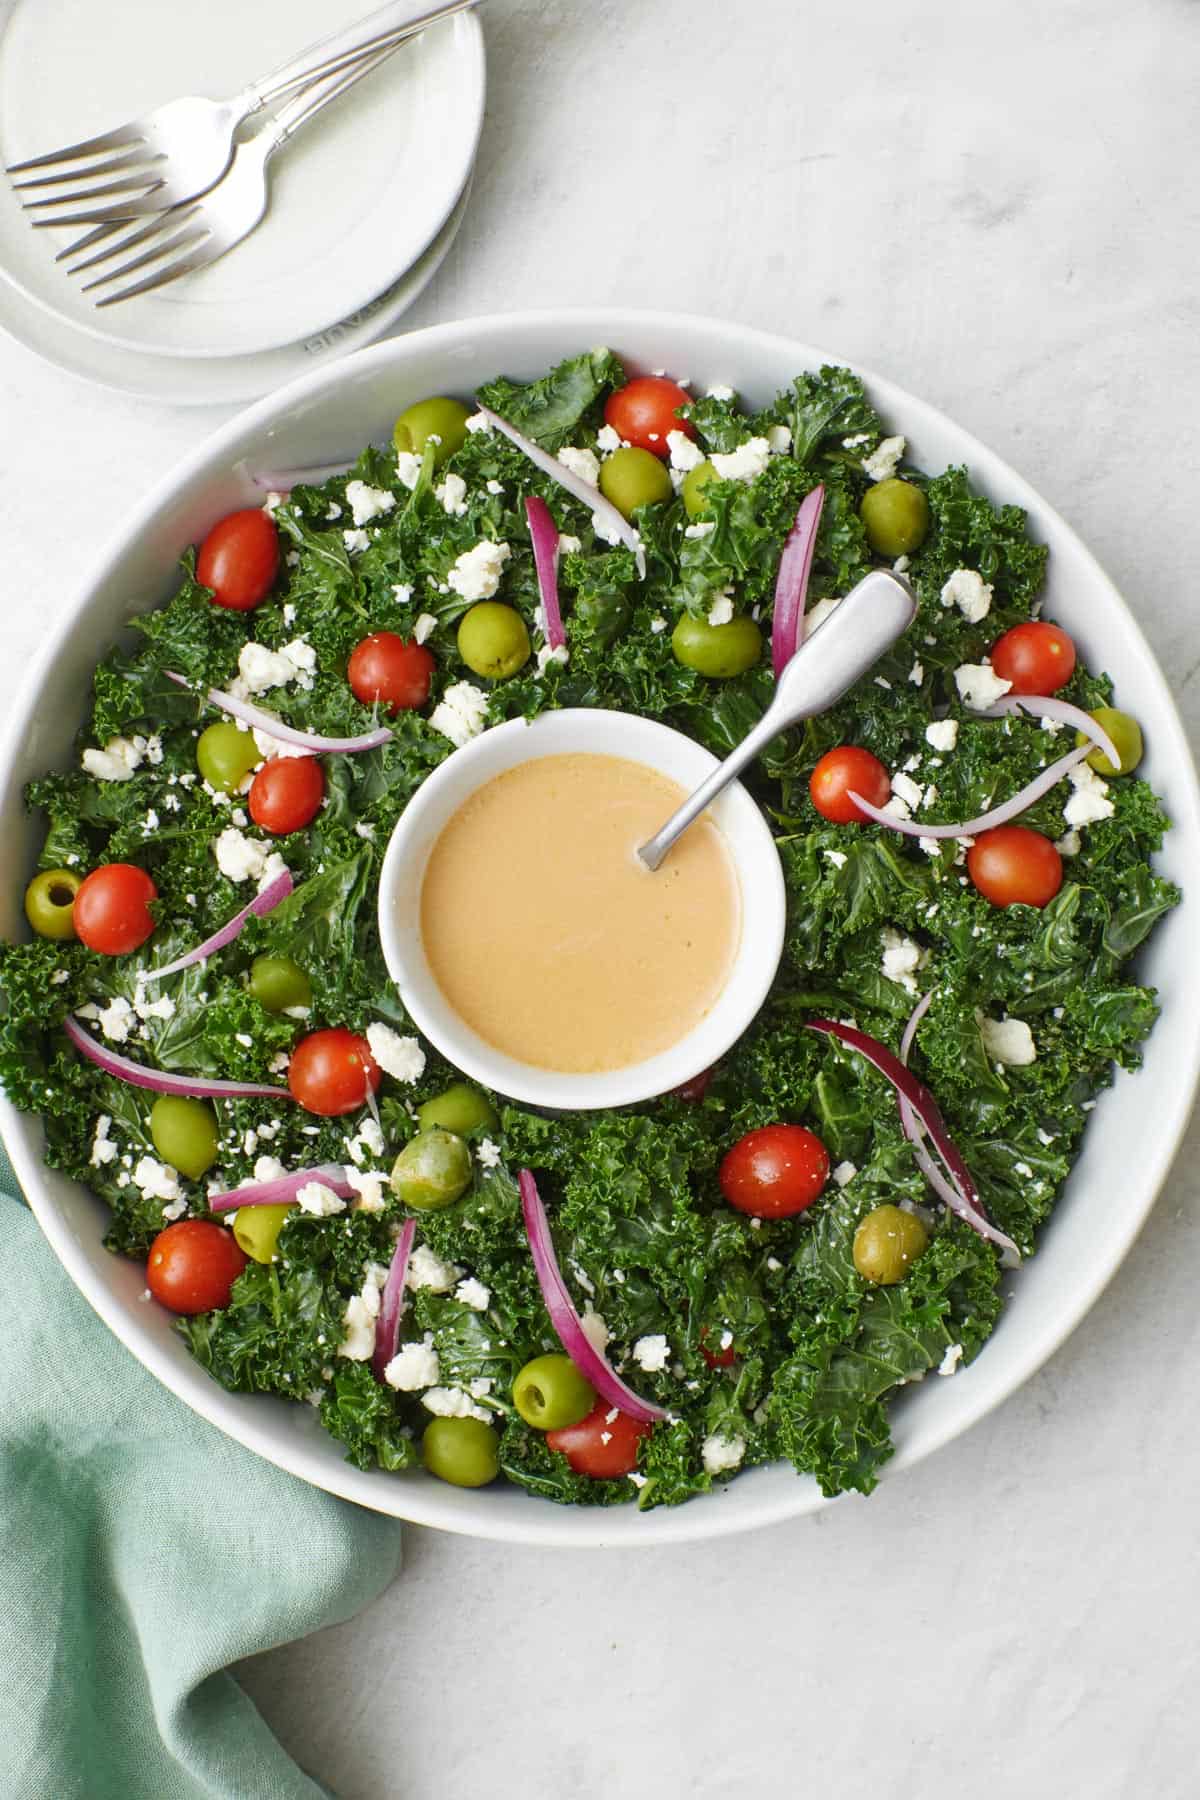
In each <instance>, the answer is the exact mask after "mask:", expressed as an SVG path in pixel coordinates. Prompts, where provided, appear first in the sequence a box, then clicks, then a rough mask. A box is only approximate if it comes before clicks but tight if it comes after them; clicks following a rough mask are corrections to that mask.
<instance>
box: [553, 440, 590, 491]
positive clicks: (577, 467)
mask: <svg viewBox="0 0 1200 1800" xmlns="http://www.w3.org/2000/svg"><path fill="white" fill-rule="evenodd" d="M558 460H559V462H560V463H561V464H562V466H563V468H564V469H568V470H569V471H570V473H571V474H572V475H578V477H579V479H580V480H581V481H586V482H587V484H588V486H589V487H598V486H599V485H600V464H599V462H598V461H597V459H596V453H595V451H593V450H581V449H580V448H578V446H577V445H575V444H564V445H563V447H562V449H561V450H560V451H559V453H558Z"/></svg>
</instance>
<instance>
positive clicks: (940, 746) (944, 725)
mask: <svg viewBox="0 0 1200 1800" xmlns="http://www.w3.org/2000/svg"><path fill="white" fill-rule="evenodd" d="M925 742H926V743H927V744H929V745H931V746H932V747H933V749H935V750H945V751H949V750H953V749H954V747H955V745H956V744H957V743H958V720H957V719H934V720H933V722H932V724H929V725H927V726H926V727H925Z"/></svg>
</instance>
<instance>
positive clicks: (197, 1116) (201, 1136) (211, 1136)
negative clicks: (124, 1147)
mask: <svg viewBox="0 0 1200 1800" xmlns="http://www.w3.org/2000/svg"><path fill="white" fill-rule="evenodd" d="M150 1136H151V1138H152V1139H153V1142H154V1148H155V1149H156V1150H157V1151H158V1154H159V1155H160V1156H161V1157H162V1159H163V1161H164V1162H168V1163H170V1165H171V1167H172V1168H173V1169H178V1170H179V1173H180V1174H181V1175H187V1176H190V1178H191V1179H192V1180H193V1181H199V1179H200V1177H201V1176H202V1175H203V1174H205V1173H206V1171H207V1170H209V1169H211V1168H212V1166H213V1164H214V1163H215V1162H216V1160H217V1143H218V1139H217V1121H216V1117H215V1115H214V1113H213V1109H212V1107H211V1106H209V1105H208V1103H207V1101H204V1100H185V1099H184V1098H183V1097H182V1096H181V1095H179V1094H160V1095H159V1096H158V1099H157V1100H156V1101H155V1102H154V1105H153V1106H152V1107H151V1108H150Z"/></svg>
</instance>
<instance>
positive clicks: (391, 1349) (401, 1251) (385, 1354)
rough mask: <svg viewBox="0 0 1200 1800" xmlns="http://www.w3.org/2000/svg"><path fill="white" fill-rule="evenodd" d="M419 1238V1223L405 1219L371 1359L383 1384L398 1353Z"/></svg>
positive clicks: (382, 1298) (386, 1284)
mask: <svg viewBox="0 0 1200 1800" xmlns="http://www.w3.org/2000/svg"><path fill="white" fill-rule="evenodd" d="M416 1235H417V1221H416V1220H415V1219H405V1221H404V1225H403V1227H402V1229H401V1232H400V1236H399V1237H398V1238H397V1239H396V1248H395V1250H394V1251H393V1252H392V1261H391V1265H390V1267H389V1268H388V1274H387V1280H386V1281H385V1282H384V1284H383V1293H382V1294H381V1295H380V1297H379V1317H378V1319H377V1320H376V1322H375V1349H374V1352H373V1353H372V1356H371V1367H372V1369H374V1371H375V1376H376V1379H377V1380H379V1381H382V1380H383V1376H384V1371H385V1370H386V1368H387V1366H388V1364H389V1363H390V1362H391V1360H392V1358H393V1356H395V1354H396V1341H397V1339H398V1337H399V1335H400V1320H401V1318H402V1316H403V1313H404V1282H405V1278H406V1276H407V1275H408V1259H409V1257H410V1256H411V1255H412V1247H413V1239H414V1238H415V1237H416Z"/></svg>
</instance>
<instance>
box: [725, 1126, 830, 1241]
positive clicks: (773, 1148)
mask: <svg viewBox="0 0 1200 1800" xmlns="http://www.w3.org/2000/svg"><path fill="white" fill-rule="evenodd" d="M717 1179H718V1180H719V1181H720V1183H721V1192H722V1193H723V1194H724V1196H725V1198H726V1199H727V1200H728V1202H729V1204H730V1206H735V1207H736V1208H737V1210H738V1211H739V1212H744V1213H749V1214H750V1215H751V1217H752V1218H756V1219H789V1218H791V1216H792V1214H793V1213H801V1212H803V1211H804V1210H805V1208H806V1207H809V1206H811V1205H812V1203H813V1201H814V1200H815V1199H816V1198H817V1195H818V1194H819V1193H820V1192H821V1189H822V1188H823V1187H824V1186H825V1183H826V1182H827V1181H828V1179H829V1152H828V1150H826V1148H825V1146H824V1144H823V1143H822V1142H821V1140H820V1138H819V1137H817V1136H816V1135H815V1134H814V1133H813V1132H811V1131H808V1130H806V1129H805V1127H804V1126H803V1125H763V1126H762V1127H761V1128H760V1129H759V1130H758V1131H748V1132H747V1133H746V1135H745V1137H743V1138H739V1139H738V1141H737V1143H736V1144H735V1145H734V1146H733V1149H732V1150H727V1151H726V1153H725V1155H724V1157H723V1158H722V1160H721V1167H720V1169H719V1170H718V1172H717Z"/></svg>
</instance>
